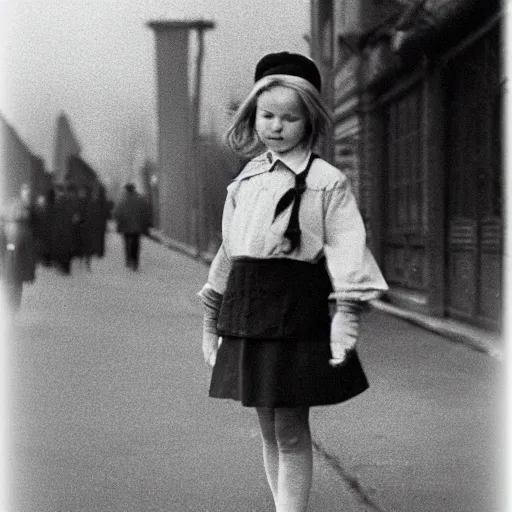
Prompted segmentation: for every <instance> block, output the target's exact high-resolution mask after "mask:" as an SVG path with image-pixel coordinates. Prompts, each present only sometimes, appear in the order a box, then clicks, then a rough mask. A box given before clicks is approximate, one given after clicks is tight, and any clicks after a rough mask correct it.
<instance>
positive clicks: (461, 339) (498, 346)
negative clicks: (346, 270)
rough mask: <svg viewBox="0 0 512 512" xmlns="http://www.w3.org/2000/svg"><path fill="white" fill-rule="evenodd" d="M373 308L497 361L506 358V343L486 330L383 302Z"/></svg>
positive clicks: (373, 304)
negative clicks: (464, 345)
mask: <svg viewBox="0 0 512 512" xmlns="http://www.w3.org/2000/svg"><path fill="white" fill-rule="evenodd" d="M370 303H371V305H372V307H373V308H375V309H377V310H378V311H382V312H384V313H387V314H390V315H394V316H397V317H399V318H402V319H403V320H406V321H408V322H410V323H413V324H415V325H418V326H420V327H423V328H425V329H428V330H430V331H432V332H435V333H437V334H440V335H441V336H444V337H445V338H449V339H451V340H453V341H455V342H458V343H464V344H466V345H468V346H470V347H471V348H472V349H474V350H476V351H478V352H483V353H485V354H487V355H489V356H490V357H492V358H494V359H496V360H497V361H503V360H504V358H505V351H504V348H503V347H504V342H503V339H502V338H501V336H499V335H497V334H494V333H492V332H489V331H485V330H484V329H478V328H477V327H472V326H469V325H467V324H463V323H462V322H456V321H455V320H450V319H446V318H437V317H432V316H428V315H423V314H421V313H416V312H414V311H409V310H406V309H403V308H399V307H397V306H394V305H392V304H389V303H388V302H384V301H383V300H373V301H371V302H370Z"/></svg>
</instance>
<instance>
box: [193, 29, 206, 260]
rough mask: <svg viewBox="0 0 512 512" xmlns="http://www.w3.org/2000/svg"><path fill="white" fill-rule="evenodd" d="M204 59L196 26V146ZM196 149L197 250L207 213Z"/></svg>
mask: <svg viewBox="0 0 512 512" xmlns="http://www.w3.org/2000/svg"><path fill="white" fill-rule="evenodd" d="M203 59H204V29H203V28H202V27H198V28H197V55H196V63H195V64H196V66H195V80H194V97H193V100H192V145H193V148H196V149H197V147H198V146H199V144H200V140H199V133H200V125H201V82H202V66H203ZM197 154H198V153H197V151H192V159H193V161H192V165H193V167H194V175H195V184H196V189H195V191H196V194H197V215H196V226H195V228H196V247H197V249H198V251H199V252H201V251H202V250H204V249H206V244H207V240H208V229H207V226H208V215H207V212H206V202H205V195H206V194H205V180H204V170H203V169H200V168H199V162H198V159H197Z"/></svg>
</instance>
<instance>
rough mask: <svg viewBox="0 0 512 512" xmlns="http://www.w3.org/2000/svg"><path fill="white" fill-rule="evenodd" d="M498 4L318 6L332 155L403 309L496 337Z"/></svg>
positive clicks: (368, 0)
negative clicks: (490, 332) (331, 114)
mask: <svg viewBox="0 0 512 512" xmlns="http://www.w3.org/2000/svg"><path fill="white" fill-rule="evenodd" d="M502 24H503V15H502V11H501V6H500V4H499V2H497V1H490V2H478V1H476V0H450V1H448V0H427V1H419V2H418V1H414V2H413V1H406V0H403V1H400V2H399V1H391V0H384V1H377V0H359V1H355V0H351V1H350V2H349V1H348V0H347V1H343V0H338V1H336V0H332V2H331V1H327V2H324V1H320V0H313V1H312V9H311V25H312V29H311V34H312V41H311V50H312V56H313V58H315V60H317V61H318V62H320V63H321V65H322V72H323V74H324V79H325V80H327V81H328V82H329V87H327V92H326V99H327V100H328V101H329V102H330V105H331V106H332V108H333V111H334V114H335V125H334V129H333V133H332V134H331V139H330V141H329V142H328V143H327V144H326V148H327V149H328V151H327V152H326V155H327V156H328V157H329V158H330V159H331V160H332V161H333V163H334V164H335V165H338V166H340V167H341V168H343V169H346V170H347V173H348V174H349V176H350V177H351V179H352V182H353V185H354V189H355V190H356V195H357V197H358V200H359V204H360V207H361V210H362V212H363V217H364V219H365V222H366V225H367V228H368V233H369V241H370V245H371V247H372V250H373V252H374V253H375V255H376V258H377V260H378V261H379V263H380V265H381V267H382V269H383V271H384V275H385V277H386V279H387V281H388V283H389V285H390V291H389V293H388V294H387V297H386V298H387V300H389V301H390V302H392V303H394V304H396V305H399V306H401V307H404V308H407V309H411V310H414V311H418V312H421V313H425V314H428V315H432V316H436V317H446V318H451V319H455V320H458V321H462V322H465V323H468V324H472V325H476V326H479V327H483V328H486V329H489V330H493V331H499V330H500V327H501V311H502V294H501V288H502V275H503V221H502V219H503V206H502V181H503V174H504V167H503V162H502V148H501V141H502V126H501V118H502V103H503V84H504V79H503V70H502V53H503V43H502Z"/></svg>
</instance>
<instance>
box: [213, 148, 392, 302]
mask: <svg viewBox="0 0 512 512" xmlns="http://www.w3.org/2000/svg"><path fill="white" fill-rule="evenodd" d="M310 155H311V152H307V153H304V152H303V153H302V154H293V155H291V156H288V158H286V159H285V158H282V157H279V156H278V155H275V154H274V153H272V152H266V153H264V154H262V155H259V156H257V157H255V158H253V159H252V160H251V161H250V162H249V163H248V164H247V165H246V166H245V168H244V170H243V171H242V172H241V173H240V174H239V175H238V176H237V177H236V178H235V179H234V180H233V181H232V183H231V184H230V185H229V186H228V189H227V191H228V194H227V198H226V202H225V205H224V213H223V219H222V238H223V242H222V245H221V247H220V249H219V251H218V252H217V254H216V256H215V258H214V260H213V262H212V265H211V267H210V272H209V276H208V283H207V285H205V286H207V287H210V286H211V287H212V288H213V289H214V290H215V291H216V292H217V293H220V294H223V293H224V291H225V289H226V283H227V278H228V275H229V271H230V269H231V261H232V260H233V259H236V258H240V257H250V258H290V259H295V260H300V261H306V262H311V263H316V262H318V261H319V260H320V259H321V258H323V257H324V256H325V259H326V262H327V269H328V271H329V274H330V277H331V282H332V286H333V290H334V291H333V293H332V294H331V298H333V299H339V300H358V301H367V300H371V299H375V298H377V297H378V296H379V295H380V294H381V293H382V292H384V291H386V290H387V288H388V287H387V284H386V282H385V280H384V278H383V276H382V274H381V272H380V270H379V268H378V266H377V264H376V262H375V259H374V258H373V255H372V254H371V252H370V250H369V249H368V247H367V245H366V231H365V228H364V224H363V220H362V218H361V214H360V212H359V209H358V207H357V204H356V200H355V197H354V195H353V194H352V192H351V190H350V183H349V180H348V178H347V177H346V176H345V175H344V174H343V173H342V172H341V171H340V170H339V169H337V168H335V167H333V166H332V165H330V164H329V163H328V162H326V161H325V160H322V159H321V158H316V159H315V160H314V161H313V163H312V165H311V168H310V171H309V174H308V176H307V179H306V190H305V191H304V193H303V195H302V199H301V203H300V209H299V224H300V228H301V231H302V235H301V241H300V245H299V247H298V248H297V249H295V250H294V251H293V252H291V253H289V254H287V253H286V250H287V248H288V247H289V245H288V244H289V241H288V239H287V238H284V236H283V235H284V232H285V230H286V228H287V226H288V222H289V219H290V214H291V210H292V206H291V205H290V206H288V207H287V208H286V209H285V210H284V211H282V212H281V213H280V214H279V215H278V216H277V217H276V219H275V220H274V212H275V209H276V205H277V203H278V201H279V199H280V198H281V197H282V196H283V194H284V193H285V192H286V191H287V190H288V189H290V188H292V187H294V186H295V174H298V173H300V172H302V171H303V170H304V169H305V168H306V165H307V162H308V160H309V157H310Z"/></svg>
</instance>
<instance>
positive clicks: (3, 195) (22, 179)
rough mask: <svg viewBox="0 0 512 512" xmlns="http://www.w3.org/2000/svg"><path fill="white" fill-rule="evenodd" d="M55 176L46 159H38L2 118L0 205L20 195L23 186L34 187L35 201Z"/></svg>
mask: <svg viewBox="0 0 512 512" xmlns="http://www.w3.org/2000/svg"><path fill="white" fill-rule="evenodd" d="M51 183H52V175H51V174H49V173H48V172H46V169H45V164H44V161H43V159H42V158H40V157H39V156H37V155H35V154H34V153H33V152H32V151H31V149H30V148H29V147H28V146H27V144H26V143H25V142H24V141H23V140H22V139H21V137H20V136H19V134H18V133H17V131H16V130H15V129H14V128H13V127H12V126H11V125H10V124H9V123H8V122H7V120H6V119H5V118H4V117H3V116H2V115H0V202H1V203H2V204H4V203H5V202H7V201H8V200H9V199H12V198H13V197H17V196H19V194H20V189H21V186H22V184H27V185H30V187H31V189H32V193H33V195H34V197H36V198H37V197H38V196H39V195H45V194H46V192H47V191H48V190H49V188H50V187H51Z"/></svg>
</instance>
